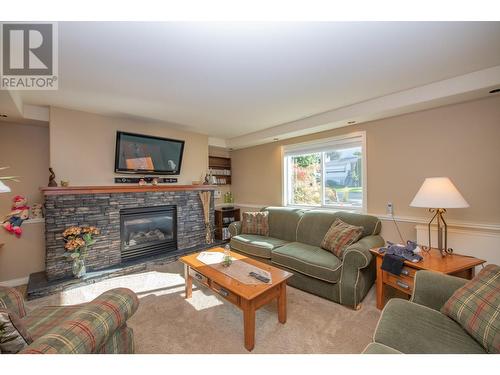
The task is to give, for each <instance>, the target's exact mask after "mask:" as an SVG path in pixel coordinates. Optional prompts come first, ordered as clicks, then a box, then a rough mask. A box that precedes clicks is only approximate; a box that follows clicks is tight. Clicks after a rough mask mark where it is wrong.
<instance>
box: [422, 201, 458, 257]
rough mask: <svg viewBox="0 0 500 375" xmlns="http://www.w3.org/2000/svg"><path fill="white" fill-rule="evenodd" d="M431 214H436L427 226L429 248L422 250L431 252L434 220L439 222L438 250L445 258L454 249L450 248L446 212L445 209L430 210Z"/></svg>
mask: <svg viewBox="0 0 500 375" xmlns="http://www.w3.org/2000/svg"><path fill="white" fill-rule="evenodd" d="M429 212H431V213H434V216H433V217H432V219H431V220H430V221H429V223H428V224H427V230H428V232H429V247H427V248H426V247H425V246H424V247H423V248H422V250H424V251H426V252H429V251H430V250H431V225H432V222H433V221H434V219H436V220H437V235H438V238H437V249H438V250H439V251H440V252H441V256H443V257H445V256H446V255H448V254H451V253H453V249H451V248H448V225H447V224H446V221H445V220H444V217H443V214H444V213H445V212H446V209H444V208H429Z"/></svg>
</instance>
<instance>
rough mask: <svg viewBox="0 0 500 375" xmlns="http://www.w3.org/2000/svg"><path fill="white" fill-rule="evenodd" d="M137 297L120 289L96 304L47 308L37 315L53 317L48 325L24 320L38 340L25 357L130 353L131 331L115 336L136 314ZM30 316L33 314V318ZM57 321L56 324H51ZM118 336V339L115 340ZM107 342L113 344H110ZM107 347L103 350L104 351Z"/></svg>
mask: <svg viewBox="0 0 500 375" xmlns="http://www.w3.org/2000/svg"><path fill="white" fill-rule="evenodd" d="M138 305H139V300H138V299H137V296H136V294H135V293H134V292H133V291H131V290H129V289H126V288H117V289H113V290H110V291H107V292H105V293H103V294H101V295H100V296H99V297H97V298H96V299H94V300H93V301H91V302H89V303H86V304H82V305H78V306H72V307H60V308H57V307H55V308H44V309H38V310H36V311H35V312H34V313H35V314H36V316H37V317H39V318H40V319H43V316H42V314H43V313H44V312H45V313H47V314H51V315H50V316H49V317H48V318H47V319H46V320H45V321H38V320H37V319H36V317H34V318H31V316H30V317H28V318H27V319H25V320H26V321H27V322H29V327H30V328H29V329H30V332H31V333H32V334H33V335H36V334H38V335H40V334H41V336H38V337H37V338H36V339H35V341H34V342H33V343H32V344H31V345H30V346H28V347H27V348H26V349H24V350H23V351H22V352H21V353H23V354H44V353H47V354H48V353H53V354H55V353H58V354H63V353H81V354H83V353H99V352H100V351H101V350H104V351H105V352H113V353H115V352H116V351H117V350H119V349H121V348H126V349H127V350H130V348H131V347H133V340H132V341H131V340H130V339H129V336H127V335H131V334H132V332H131V331H127V332H126V334H125V332H121V333H116V331H118V330H121V329H124V328H126V321H127V319H128V318H130V317H131V316H132V315H133V314H134V312H135V311H136V310H137V307H138ZM30 315H31V314H30ZM53 319H54V320H57V324H54V322H53V321H52V320H53ZM115 333H116V334H117V335H118V336H116V337H115ZM108 340H112V342H111V343H108ZM103 347H104V349H103Z"/></svg>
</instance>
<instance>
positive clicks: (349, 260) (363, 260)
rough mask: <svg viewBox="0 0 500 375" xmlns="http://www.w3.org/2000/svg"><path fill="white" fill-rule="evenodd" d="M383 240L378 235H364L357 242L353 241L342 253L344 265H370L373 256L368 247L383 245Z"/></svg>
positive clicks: (359, 266) (360, 266)
mask: <svg viewBox="0 0 500 375" xmlns="http://www.w3.org/2000/svg"><path fill="white" fill-rule="evenodd" d="M384 244H385V241H384V239H383V238H382V237H381V236H379V235H374V236H366V237H363V238H362V239H360V240H359V241H358V242H355V243H353V244H352V245H350V246H349V247H347V249H345V250H344V252H343V254H342V258H343V262H344V265H343V267H344V266H346V265H347V266H353V267H356V268H358V269H359V268H365V267H368V266H369V265H370V262H371V260H372V258H373V256H372V254H371V253H370V249H372V248H374V247H380V246H384Z"/></svg>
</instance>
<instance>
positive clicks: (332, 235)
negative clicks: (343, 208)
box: [321, 219, 363, 259]
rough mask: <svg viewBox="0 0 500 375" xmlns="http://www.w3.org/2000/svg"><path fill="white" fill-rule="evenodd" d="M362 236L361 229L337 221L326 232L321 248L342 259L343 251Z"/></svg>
mask: <svg viewBox="0 0 500 375" xmlns="http://www.w3.org/2000/svg"><path fill="white" fill-rule="evenodd" d="M362 235H363V227H357V226H355V225H350V224H347V223H345V222H343V221H342V220H340V219H337V220H335V221H334V222H333V224H332V225H331V226H330V229H328V232H326V234H325V237H323V241H321V248H323V249H325V250H329V251H331V252H332V253H333V254H334V255H335V256H336V257H338V258H341V259H342V258H343V256H344V250H345V249H346V248H347V247H348V246H349V245H351V244H353V243H354V242H356V241H357V240H359V239H360V237H361V236H362Z"/></svg>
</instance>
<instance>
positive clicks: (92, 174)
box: [50, 107, 208, 186]
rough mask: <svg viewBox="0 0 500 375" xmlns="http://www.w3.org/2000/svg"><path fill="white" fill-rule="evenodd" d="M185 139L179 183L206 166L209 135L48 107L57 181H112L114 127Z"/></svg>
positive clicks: (196, 177)
mask: <svg viewBox="0 0 500 375" xmlns="http://www.w3.org/2000/svg"><path fill="white" fill-rule="evenodd" d="M117 130H123V131H128V132H132V133H139V134H147V135H154V136H159V137H167V138H174V139H180V140H184V141H186V143H185V146H184V157H183V159H182V167H181V174H180V175H179V176H178V179H179V184H189V185H190V184H191V183H192V181H198V180H200V178H201V177H202V176H204V175H205V173H206V171H207V168H208V137H207V136H206V135H201V134H196V133H190V132H185V131H181V130H177V129H175V128H174V127H172V126H171V125H169V124H165V123H156V122H147V121H133V120H127V119H121V118H114V117H108V116H101V115H96V114H91V113H86V112H80V111H73V110H68V109H62V108H54V107H52V108H51V109H50V145H51V147H50V163H51V165H52V167H53V168H54V171H55V173H56V178H57V182H58V183H59V181H60V180H69V182H70V185H75V186H76V185H80V186H83V185H113V184H114V181H113V178H114V177H116V176H118V175H115V173H114V163H115V143H116V131H117Z"/></svg>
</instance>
